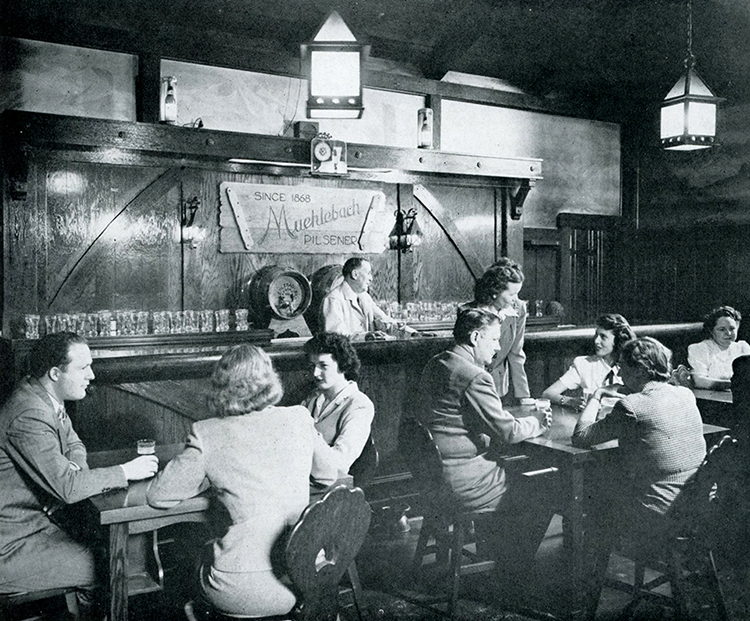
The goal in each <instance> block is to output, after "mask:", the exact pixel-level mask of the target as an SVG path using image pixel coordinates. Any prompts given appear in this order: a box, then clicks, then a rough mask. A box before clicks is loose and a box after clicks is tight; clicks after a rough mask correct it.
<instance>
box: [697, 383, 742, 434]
mask: <svg viewBox="0 0 750 621" xmlns="http://www.w3.org/2000/svg"><path fill="white" fill-rule="evenodd" d="M691 390H692V391H693V394H694V395H695V400H696V401H697V403H698V409H699V410H700V411H701V416H702V417H703V421H704V422H706V423H711V424H712V425H722V426H724V427H730V428H731V429H735V428H737V426H738V425H737V421H736V420H735V414H734V404H733V397H732V391H731V390H705V389H703V388H692V389H691Z"/></svg>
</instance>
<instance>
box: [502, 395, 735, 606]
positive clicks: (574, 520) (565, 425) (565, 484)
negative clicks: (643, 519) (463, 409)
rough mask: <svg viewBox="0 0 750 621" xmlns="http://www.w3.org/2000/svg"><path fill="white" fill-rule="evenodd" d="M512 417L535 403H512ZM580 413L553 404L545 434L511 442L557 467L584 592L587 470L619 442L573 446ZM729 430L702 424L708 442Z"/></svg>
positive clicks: (568, 541) (568, 539) (575, 570)
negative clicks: (586, 446)
mask: <svg viewBox="0 0 750 621" xmlns="http://www.w3.org/2000/svg"><path fill="white" fill-rule="evenodd" d="M507 409H508V410H509V411H510V412H511V413H512V414H513V415H514V416H516V417H521V416H529V415H531V414H533V413H534V406H512V407H509V408H507ZM578 418H579V413H578V412H577V411H574V410H570V409H568V408H562V407H560V406H558V405H554V406H552V427H551V428H550V429H549V431H547V432H546V433H545V434H544V435H542V436H538V437H536V438H532V439H530V440H525V441H523V442H521V443H519V444H516V445H513V447H512V448H513V450H514V452H517V453H518V454H525V455H527V456H529V457H530V458H532V459H535V461H537V462H539V464H540V466H546V467H554V468H557V469H558V470H559V472H560V474H561V477H562V485H561V490H562V496H563V497H562V499H561V500H562V504H563V508H562V511H563V517H564V519H565V528H564V538H565V546H566V548H567V549H568V550H569V551H570V555H571V572H572V575H573V579H574V583H575V584H576V591H577V592H578V593H579V594H582V593H583V579H584V569H585V568H584V540H583V538H584V498H585V492H586V472H587V470H588V468H590V467H592V466H594V465H595V460H597V459H601V458H605V459H606V458H607V456H608V455H610V456H611V455H613V454H614V453H615V452H616V450H617V448H618V441H617V440H611V441H609V442H606V443H604V444H598V445H596V446H593V447H591V448H577V447H575V446H573V443H572V441H571V436H572V435H573V429H574V428H575V425H576V422H577V421H578ZM727 431H728V429H727V428H726V427H719V426H716V425H708V424H704V425H703V434H704V436H705V437H706V440H707V442H709V443H710V442H711V441H712V440H718V438H719V437H720V436H721V435H722V434H723V433H725V432H727Z"/></svg>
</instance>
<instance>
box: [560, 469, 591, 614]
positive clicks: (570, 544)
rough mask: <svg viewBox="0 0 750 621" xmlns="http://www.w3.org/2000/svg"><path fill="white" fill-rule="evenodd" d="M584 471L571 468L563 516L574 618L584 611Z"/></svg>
mask: <svg viewBox="0 0 750 621" xmlns="http://www.w3.org/2000/svg"><path fill="white" fill-rule="evenodd" d="M583 475H584V471H583V465H582V464H581V465H577V466H573V467H572V468H571V472H570V486H571V489H570V500H571V502H570V504H569V506H568V511H567V515H566V516H565V518H566V519H565V530H564V534H565V537H566V539H567V540H566V541H565V542H564V543H565V547H566V548H567V551H568V553H569V554H570V558H571V565H572V566H571V574H572V576H573V589H574V593H575V596H574V597H575V602H574V612H573V617H574V618H580V617H581V616H582V614H583V611H584V609H585V602H586V598H585V590H586V576H585V564H586V563H585V550H584V541H583V540H584V524H583V522H584V506H583V505H584V476H583Z"/></svg>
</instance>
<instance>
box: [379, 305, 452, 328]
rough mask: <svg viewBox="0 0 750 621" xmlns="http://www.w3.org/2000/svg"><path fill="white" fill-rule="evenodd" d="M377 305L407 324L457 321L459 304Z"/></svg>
mask: <svg viewBox="0 0 750 621" xmlns="http://www.w3.org/2000/svg"><path fill="white" fill-rule="evenodd" d="M376 304H377V305H378V306H379V307H380V308H382V309H383V310H384V311H385V312H386V313H388V314H389V315H390V316H391V317H393V318H394V319H399V320H401V321H405V322H406V323H417V322H425V323H428V322H429V323H432V322H437V321H455V320H456V309H457V307H458V302H426V301H418V302H405V303H403V304H400V303H399V302H392V301H388V300H381V301H378V302H376Z"/></svg>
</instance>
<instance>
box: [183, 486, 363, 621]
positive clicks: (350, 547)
mask: <svg viewBox="0 0 750 621" xmlns="http://www.w3.org/2000/svg"><path fill="white" fill-rule="evenodd" d="M369 526H370V506H369V505H368V504H367V501H366V500H365V495H364V492H363V491H362V490H361V489H359V488H353V489H351V488H347V487H345V486H343V485H341V486H339V487H336V488H334V489H332V490H331V491H329V492H328V493H327V494H326V495H325V496H323V498H322V499H320V500H317V501H315V502H313V503H312V504H310V505H309V506H308V507H307V508H306V509H305V511H304V512H303V513H302V515H301V516H300V518H299V520H298V521H297V524H296V525H295V526H294V528H293V529H292V532H291V534H290V535H289V538H288V541H287V544H286V565H287V572H288V575H289V578H290V579H291V581H292V585H293V589H294V590H295V591H296V592H297V593H298V600H299V603H298V605H297V606H296V607H295V608H294V610H292V611H291V612H290V613H289V615H281V616H275V617H268V618H266V619H269V620H270V619H274V620H276V619H282V618H284V619H294V620H295V621H336V619H337V615H338V595H339V583H340V582H341V579H342V577H343V576H344V574H345V573H346V572H347V571H349V572H350V573H349V575H350V578H351V579H352V584H353V586H354V585H355V583H356V586H355V589H361V587H360V585H359V578H358V576H357V575H356V570H355V574H354V575H352V573H351V568H352V567H353V561H354V557H355V556H356V555H357V552H358V551H359V548H360V547H361V546H362V543H363V542H364V540H365V536H366V535H367V529H368V528H369ZM355 601H356V597H355ZM185 614H186V616H187V618H188V621H223V620H228V619H238V618H245V617H237V616H229V615H222V614H220V613H218V612H217V611H215V610H211V609H210V608H209V607H208V606H206V604H205V603H202V602H200V601H196V602H193V601H191V602H188V603H187V604H186V606H185ZM256 619H257V617H256ZM260 621H262V619H261V620H260Z"/></svg>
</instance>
